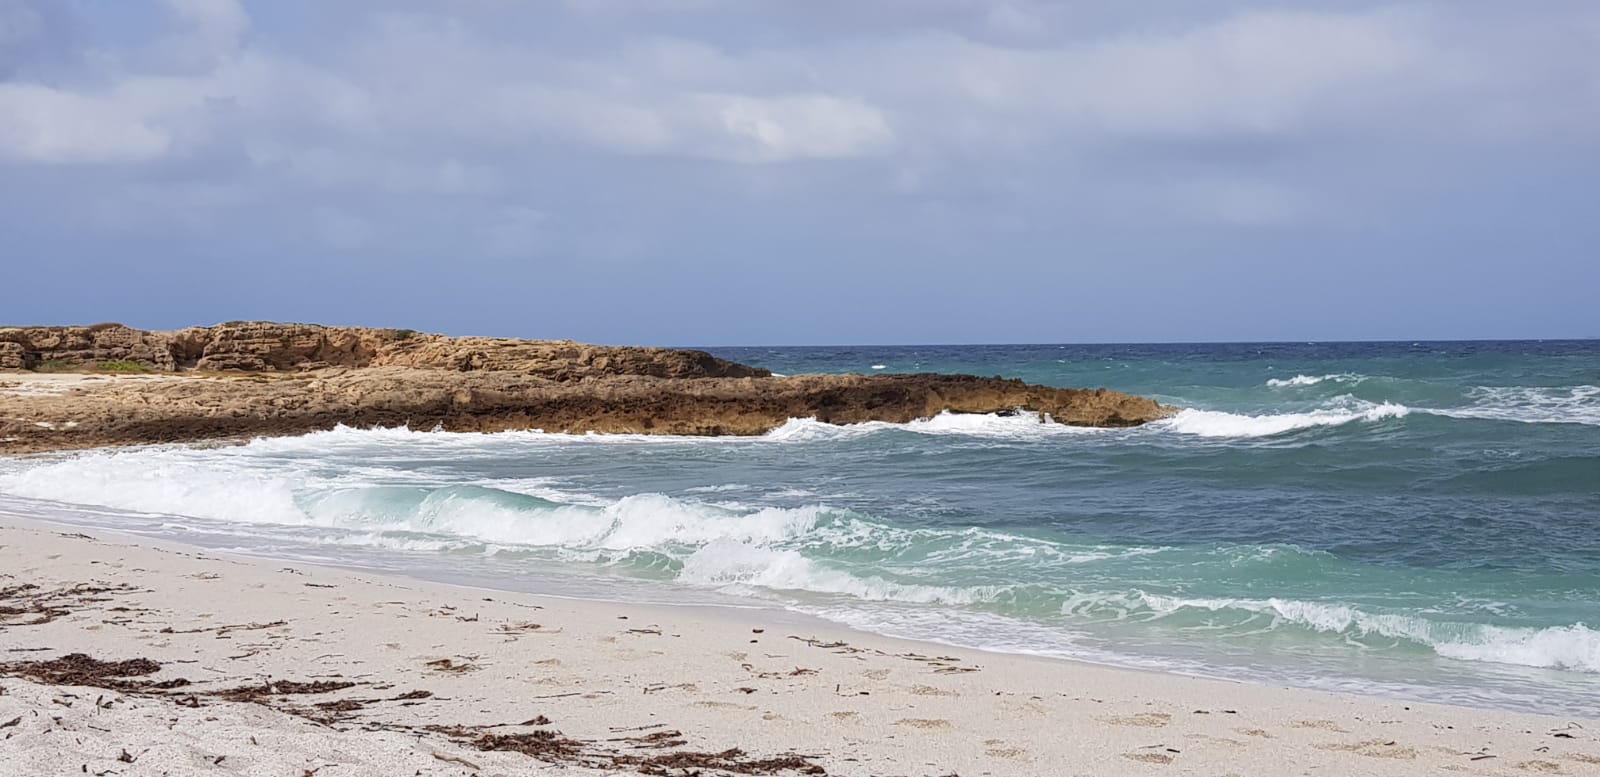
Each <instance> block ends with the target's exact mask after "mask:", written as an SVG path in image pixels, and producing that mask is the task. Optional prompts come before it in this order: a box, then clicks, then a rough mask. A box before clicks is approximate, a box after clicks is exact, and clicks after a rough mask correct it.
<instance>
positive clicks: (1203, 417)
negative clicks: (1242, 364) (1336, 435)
mask: <svg viewBox="0 0 1600 777" xmlns="http://www.w3.org/2000/svg"><path fill="white" fill-rule="evenodd" d="M1410 412H1411V408H1408V407H1406V406H1405V405H1396V404H1393V403H1390V402H1384V403H1382V404H1377V403H1372V402H1360V401H1356V402H1349V401H1346V402H1344V403H1343V404H1342V406H1339V407H1324V408H1318V409H1315V410H1310V411H1307V412H1303V413H1277V414H1268V415H1241V414H1238V413H1228V412H1223V411H1220V410H1196V409H1194V408H1188V409H1185V410H1182V411H1179V413H1178V414H1177V415H1175V416H1173V417H1172V418H1168V419H1164V420H1161V421H1155V422H1153V423H1151V424H1150V426H1151V427H1152V428H1156V429H1164V430H1166V431H1171V432H1177V433H1179V434H1189V435H1194V436H1197V437H1236V438H1248V437H1272V436H1275V435H1280V434H1284V433H1287V432H1293V431H1296V430H1300V429H1310V428H1313V427H1318V426H1341V425H1344V424H1348V423H1352V422H1355V421H1381V420H1385V419H1390V418H1404V417H1405V416H1406V415H1407V414H1409V413H1410Z"/></svg>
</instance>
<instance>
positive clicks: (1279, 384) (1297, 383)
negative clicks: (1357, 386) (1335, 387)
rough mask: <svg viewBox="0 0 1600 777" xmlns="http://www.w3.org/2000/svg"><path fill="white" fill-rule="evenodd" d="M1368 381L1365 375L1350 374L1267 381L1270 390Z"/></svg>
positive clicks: (1299, 376) (1295, 377)
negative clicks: (1326, 383)
mask: <svg viewBox="0 0 1600 777" xmlns="http://www.w3.org/2000/svg"><path fill="white" fill-rule="evenodd" d="M1363 380H1366V377H1365V376H1363V375H1356V374H1354V373H1350V372H1341V373H1337V374H1334V375H1296V376H1294V377H1292V378H1272V379H1270V380H1268V381H1267V387H1268V388H1301V387H1304V386H1315V385H1317V384H1318V383H1324V382H1333V383H1360V382H1361V381H1363Z"/></svg>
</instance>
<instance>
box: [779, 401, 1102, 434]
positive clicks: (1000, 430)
mask: <svg viewBox="0 0 1600 777" xmlns="http://www.w3.org/2000/svg"><path fill="white" fill-rule="evenodd" d="M891 430H897V431H902V432H912V433H914V434H927V435H944V436H957V437H975V438H984V439H999V440H1035V439H1044V438H1049V437H1058V436H1062V435H1079V434H1101V433H1105V432H1107V431H1109V430H1106V429H1098V428H1094V427H1088V426H1067V425H1066V424H1058V423H1055V422H1054V421H1052V420H1050V418H1049V416H1048V415H1046V416H1044V417H1042V418H1041V417H1040V415H1039V414H1038V413H1035V412H1033V411H1028V410H1022V409H1020V408H1019V409H1018V410H1017V411H1015V412H1013V413H1009V414H1005V415H1001V414H999V413H951V412H948V411H946V412H942V413H939V414H938V415H936V416H933V417H932V418H919V419H917V420H915V421H909V422H907V423H903V424H891V423H885V422H883V421H868V422H866V423H860V424H842V425H841V424H828V423H823V422H821V421H818V420H816V419H815V418H791V419H789V421H788V422H787V423H785V424H784V425H783V426H780V427H778V428H776V429H773V430H772V431H769V432H767V433H766V434H765V435H762V439H764V440H769V441H778V442H827V441H837V440H848V439H853V438H856V437H863V436H866V435H869V434H873V433H875V432H885V431H891Z"/></svg>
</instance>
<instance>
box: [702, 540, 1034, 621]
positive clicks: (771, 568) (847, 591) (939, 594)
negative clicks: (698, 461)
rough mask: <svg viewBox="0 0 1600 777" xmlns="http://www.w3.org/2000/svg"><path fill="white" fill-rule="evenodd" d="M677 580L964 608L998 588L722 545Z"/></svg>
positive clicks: (706, 549)
mask: <svg viewBox="0 0 1600 777" xmlns="http://www.w3.org/2000/svg"><path fill="white" fill-rule="evenodd" d="M678 579H679V580H681V581H683V582H686V583H692V584H696V585H707V586H718V587H724V588H726V587H735V588H737V587H744V586H754V587H759V588H767V589H771V590H775V591H804V592H811V593H823V594H837V595H843V596H848V597H851V598H854V599H860V600H865V601H880V602H881V601H894V602H909V603H915V604H953V605H964V604H972V603H974V602H979V601H992V600H993V599H994V598H995V597H997V596H998V595H999V594H1000V592H1001V590H1003V589H1002V588H1001V587H993V586H990V587H984V586H979V587H972V588H956V587H950V586H931V585H919V584H914V583H901V582H895V581H891V580H886V579H884V578H882V577H877V576H872V577H857V576H855V575H852V574H850V573H848V572H844V571H840V570H834V569H827V568H825V567H822V566H820V565H818V564H817V563H815V562H813V561H811V560H810V559H808V558H806V557H805V556H803V555H801V554H800V553H799V552H797V551H794V550H785V549H777V548H770V547H762V546H760V545H756V544H753V543H748V542H737V541H734V540H731V539H720V540H717V541H715V542H711V543H707V544H706V545H704V546H703V547H701V548H699V549H697V550H696V551H695V552H694V553H693V554H691V555H690V556H689V557H688V558H687V559H685V560H684V562H683V571H682V572H681V573H680V574H679V576H678Z"/></svg>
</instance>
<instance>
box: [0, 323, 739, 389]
mask: <svg viewBox="0 0 1600 777" xmlns="http://www.w3.org/2000/svg"><path fill="white" fill-rule="evenodd" d="M107 362H127V363H132V364H137V365H139V366H141V367H143V368H144V369H147V370H150V371H153V372H177V371H186V370H195V371H200V372H304V371H309V370H318V369H326V368H329V367H414V368H418V369H442V370H455V371H461V372H468V371H473V370H486V371H510V372H521V373H525V374H529V375H540V376H543V377H547V378H551V379H553V380H579V379H582V378H587V377H613V376H616V375H650V376H654V377H658V378H746V377H765V376H767V375H770V374H771V373H769V372H768V371H766V370H763V369H759V368H756V367H746V366H744V365H742V364H734V363H733V362H729V361H724V360H722V359H718V358H715V357H713V356H711V355H710V354H708V353H704V352H701V351H688V350H677V349H670V348H635V347H618V346H603V345H585V344H582V343H574V342H570V341H552V340H513V339H507V338H495V337H446V336H444V335H431V334H423V333H420V332H415V331H412V330H410V329H368V328H363V327H336V326H321V325H318V324H278V323H272V322H266V321H232V322H229V323H226V324H218V325H217V326H211V327H192V328H189V329H180V330H177V331H174V332H146V331H142V330H138V329H131V328H129V327H126V326H123V325H121V324H96V325H94V326H66V327H10V328H0V369H29V370H32V369H39V368H40V367H41V366H46V365H48V366H49V367H50V368H51V369H56V370H60V369H77V368H82V369H87V370H93V369H94V368H95V367H96V366H97V365H103V364H105V363H107Z"/></svg>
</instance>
